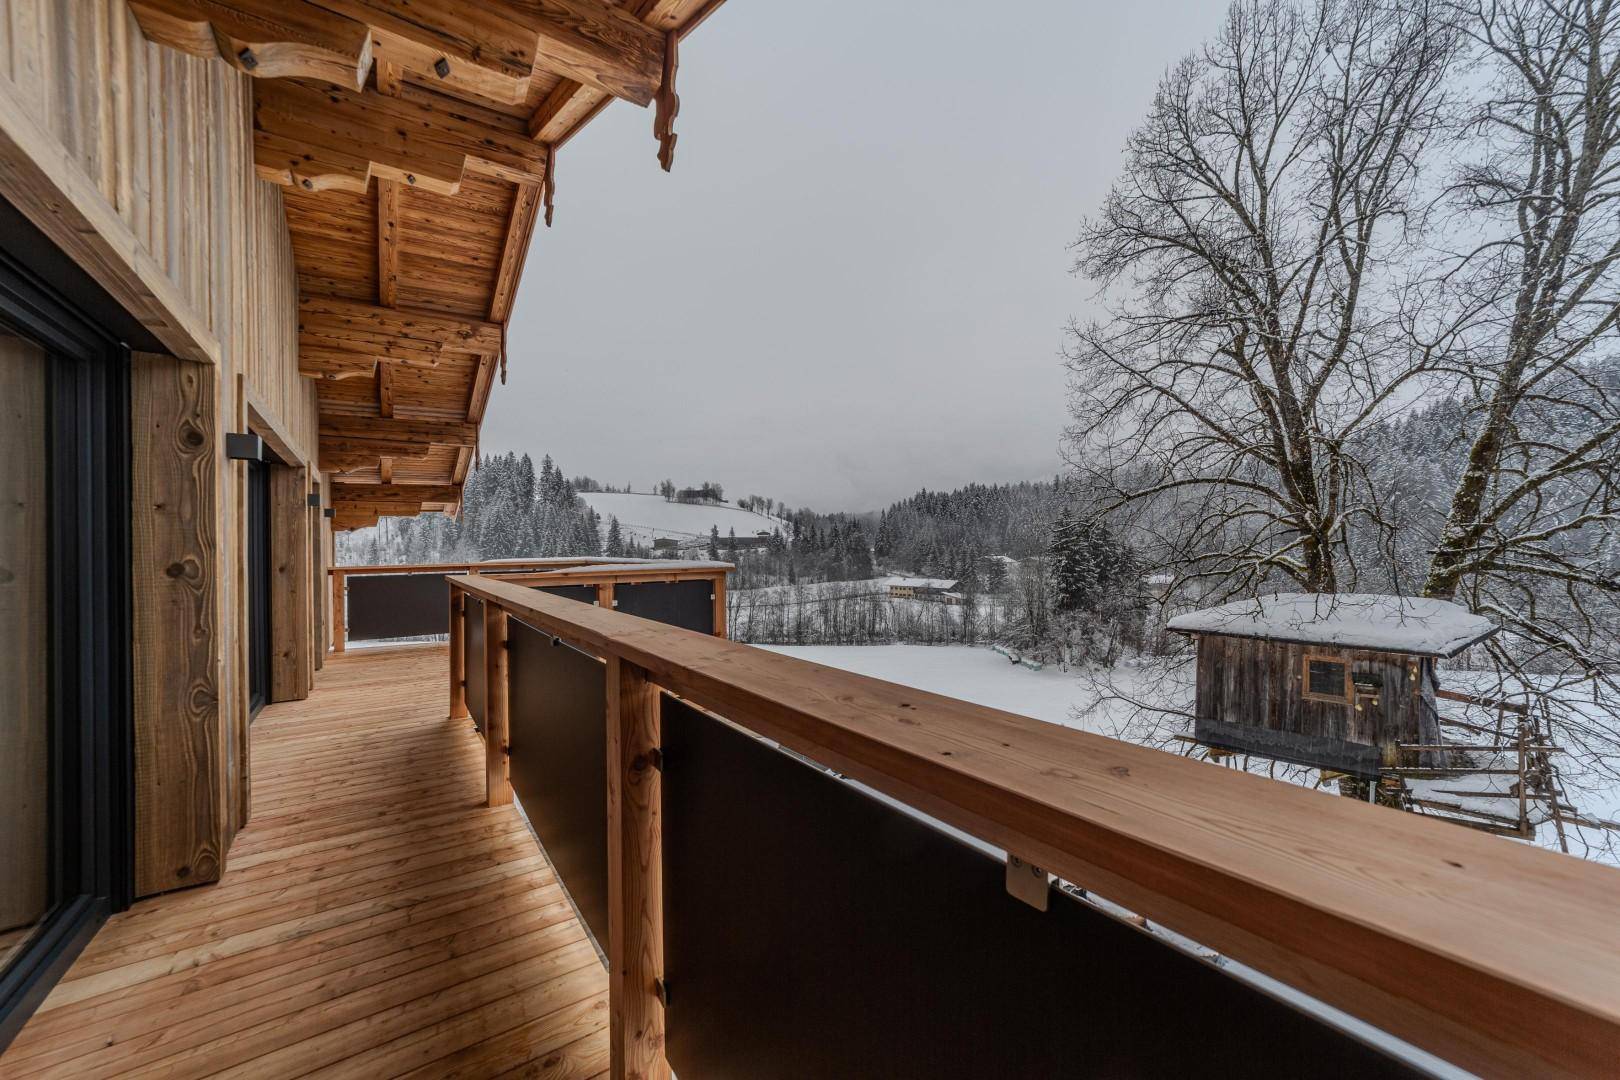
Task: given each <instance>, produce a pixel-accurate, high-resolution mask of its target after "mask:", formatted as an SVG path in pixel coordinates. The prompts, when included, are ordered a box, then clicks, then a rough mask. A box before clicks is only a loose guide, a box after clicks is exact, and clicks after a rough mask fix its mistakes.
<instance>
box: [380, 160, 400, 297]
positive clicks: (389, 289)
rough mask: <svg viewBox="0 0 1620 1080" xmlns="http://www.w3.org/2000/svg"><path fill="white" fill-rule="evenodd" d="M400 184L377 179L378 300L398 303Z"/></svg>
mask: <svg viewBox="0 0 1620 1080" xmlns="http://www.w3.org/2000/svg"><path fill="white" fill-rule="evenodd" d="M399 199H400V193H399V184H398V183H397V182H396V181H393V180H378V181H377V302H378V303H379V304H381V305H382V306H383V307H394V306H396V305H397V304H398V303H399Z"/></svg>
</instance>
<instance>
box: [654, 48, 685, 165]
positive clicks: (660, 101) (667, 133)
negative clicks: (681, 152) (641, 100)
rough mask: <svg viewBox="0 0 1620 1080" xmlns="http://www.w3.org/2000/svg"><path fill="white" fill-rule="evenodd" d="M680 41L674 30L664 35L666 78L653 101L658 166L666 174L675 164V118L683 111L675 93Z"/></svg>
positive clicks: (660, 83)
mask: <svg viewBox="0 0 1620 1080" xmlns="http://www.w3.org/2000/svg"><path fill="white" fill-rule="evenodd" d="M680 40H681V36H680V34H679V33H677V32H676V31H674V30H671V31H669V32H667V33H666V34H665V35H664V77H663V80H662V81H661V82H659V84H658V96H657V97H655V98H654V99H653V108H654V110H655V112H654V113H653V134H654V135H655V136H657V138H658V164H660V165H662V166H663V167H664V171H665V172H669V170H670V166H672V165H674V164H675V116H676V114H677V113H679V112H680V111H681V98H680V95H679V94H677V93H675V70H676V68H677V66H678V65H679V63H680V60H679V57H678V56H677V55H676V53H677V48H678V46H679V45H680Z"/></svg>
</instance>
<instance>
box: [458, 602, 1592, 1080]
mask: <svg viewBox="0 0 1620 1080" xmlns="http://www.w3.org/2000/svg"><path fill="white" fill-rule="evenodd" d="M546 577H549V575H542V578H546ZM448 581H449V585H450V590H449V601H450V602H449V614H448V618H449V623H450V639H451V657H450V687H449V696H450V711H451V715H452V718H455V717H463V716H467V715H469V714H471V715H473V716H474V717H475V719H477V720H478V721H479V722H480V724H481V726H482V728H483V730H484V732H485V736H486V738H485V745H486V781H487V784H486V787H487V795H488V799H489V801H490V802H491V803H501V802H506V801H510V800H511V799H512V798H513V791H514V789H515V790H516V794H517V797H518V799H519V800H520V801H521V803H522V805H523V806H524V809H525V811H526V813H527V816H528V817H529V819H530V821H531V823H532V825H533V827H534V828H535V830H536V833H537V835H538V837H539V839H540V841H541V843H542V845H543V846H544V847H545V848H546V850H547V852H548V855H549V856H550V858H551V860H552V862H553V864H554V865H555V867H556V869H557V872H558V875H559V877H560V878H561V880H562V881H563V883H564V885H565V886H566V887H567V889H568V890H569V892H570V893H571V895H572V897H573V899H574V901H575V903H576V905H577V907H578V908H579V910H580V912H581V914H582V916H583V918H584V920H585V922H586V924H587V925H588V926H589V927H590V929H591V931H592V932H593V934H594V935H595V937H596V939H597V940H598V942H599V944H600V945H601V947H602V948H603V950H604V952H605V954H606V956H607V958H608V966H609V970H610V973H611V974H610V980H611V988H612V992H611V1016H612V1043H613V1055H614V1062H615V1075H658V1074H662V1073H665V1072H667V1071H668V1070H669V1069H670V1068H671V1067H672V1068H673V1069H674V1070H675V1071H677V1072H679V1073H680V1074H682V1075H691V1076H703V1075H776V1076H784V1075H806V1076H813V1075H899V1074H909V1075H935V1076H944V1075H986V1074H989V1073H995V1074H1000V1075H1056V1074H1059V1073H1067V1072H1070V1071H1073V1070H1075V1069H1076V1068H1079V1069H1082V1070H1085V1071H1097V1072H1106V1073H1115V1074H1155V1075H1157V1074H1165V1073H1174V1072H1203V1071H1207V1070H1208V1069H1210V1068H1211V1067H1216V1068H1217V1069H1219V1068H1223V1067H1229V1068H1233V1069H1237V1070H1239V1071H1242V1072H1245V1073H1248V1074H1251V1075H1263V1074H1267V1073H1273V1072H1276V1073H1287V1072H1295V1071H1298V1070H1299V1069H1300V1068H1304V1067H1309V1068H1312V1069H1313V1070H1314V1069H1322V1068H1325V1069H1326V1070H1327V1071H1329V1072H1331V1073H1336V1074H1337V1073H1343V1074H1348V1073H1352V1072H1353V1073H1356V1074H1358V1075H1368V1074H1399V1073H1403V1072H1410V1071H1412V1061H1413V1058H1412V1056H1411V1054H1410V1047H1412V1046H1415V1047H1419V1048H1422V1049H1423V1050H1426V1051H1429V1052H1431V1053H1432V1054H1434V1055H1437V1056H1438V1057H1440V1058H1442V1059H1444V1060H1446V1061H1449V1062H1452V1063H1454V1064H1456V1065H1458V1066H1461V1067H1463V1068H1466V1069H1470V1070H1474V1071H1477V1072H1480V1073H1483V1074H1488V1075H1537V1076H1546V1075H1598V1074H1603V1073H1605V1072H1607V1071H1609V1070H1611V1069H1612V1068H1613V1066H1614V1063H1615V1061H1616V1060H1620V1057H1617V1055H1620V918H1617V915H1620V874H1616V872H1615V871H1614V870H1612V869H1610V868H1607V867H1602V866H1598V865H1594V864H1590V863H1585V862H1581V861H1578V860H1574V859H1570V858H1567V857H1564V856H1559V855H1555V854H1552V853H1549V852H1545V851H1542V850H1539V849H1534V848H1530V847H1527V846H1523V845H1519V844H1515V843H1511V842H1508V841H1504V840H1501V839H1496V838H1493V837H1488V836H1484V835H1481V834H1478V833H1476V832H1473V831H1471V830H1467V829H1460V828H1457V827H1455V826H1451V825H1446V824H1443V823H1438V822H1434V821H1428V820H1424V819H1422V818H1419V817H1416V816H1413V815H1407V814H1401V813H1397V812H1394V811H1390V810H1386V809H1382V808H1379V807H1375V806H1368V805H1364V804H1361V803H1357V802H1353V801H1351V800H1346V799H1338V798H1331V797H1326V796H1323V795H1321V794H1318V793H1313V792H1310V791H1306V790H1304V789H1300V788H1296V787H1293V786H1290V785H1285V784H1279V783H1275V782H1273V781H1269V780H1266V779H1263V778H1260V777H1255V776H1250V775H1247V774H1243V773H1239V772H1234V771H1232V770H1226V769H1219V768H1214V767H1211V766H1209V765H1206V764H1203V763H1199V762H1194V761H1190V760H1187V759H1184V758H1181V757H1178V756H1175V755H1171V754H1165V753H1161V752H1158V751H1155V750H1150V749H1146V748H1143V747H1138V746H1134V745H1130V744H1127V743H1123V742H1118V741H1114V740H1110V739H1106V738H1102V737H1099V736H1094V735H1090V734H1086V733H1083V732H1079V731H1074V730H1069V729H1065V728H1060V727H1057V726H1054V725H1050V724H1045V723H1041V722H1039V721H1036V720H1032V719H1029V718H1026V717H1022V716H1016V715H1012V714H1008V713H1003V712H999V711H996V710H994V709H987V708H981V707H978V706H975V705H970V704H967V703H965V702H962V701H957V700H954V699H950V698H945V697H941V696H939V695H936V694H930V693H927V692H925V691H921V690H916V689H910V688H906V687H901V686H897V685H894V684H890V683H886V682H882V681H879V680H875V679H870V678H865V677H862V676H858V675H853V674H848V673H845V672H840V671H834V670H830V669H828V668H825V667H821V666H819V665H816V664H811V663H806V662H804V661H801V660H798V659H794V658H791V657H786V656H781V655H776V654H772V653H769V652H765V651H762V650H759V649H754V648H751V647H749V646H746V645H740V644H736V643H732V642H729V641H725V640H720V639H717V638H715V637H713V636H706V635H703V634H697V633H690V632H687V631H684V630H681V629H678V628H675V627H670V626H664V625H657V624H655V623H653V622H649V621H646V620H642V619H634V618H628V617H626V615H625V614H623V613H622V612H615V611H613V610H611V609H610V608H606V607H592V606H585V605H582V604H578V603H571V602H569V601H567V600H566V599H563V598H560V597H558V596H553V595H547V593H546V592H545V591H542V590H538V589H536V588H534V587H532V586H533V584H534V582H533V581H531V580H525V581H523V582H522V583H519V582H517V581H503V580H495V579H492V578H491V577H489V576H488V575H477V576H453V577H450V578H449V579H448ZM475 672H476V673H477V674H476V675H475V674H474V673H475ZM475 683H477V684H481V685H478V686H477V691H476V693H474V691H473V688H474V685H475ZM604 716H605V718H606V721H605V723H604V722H603V717H604ZM773 744H774V745H773ZM784 750H785V751H789V752H790V753H783V751H784ZM802 759H809V763H807V762H806V761H804V760H802ZM816 764H819V766H821V767H820V768H817V767H815V765H816ZM1049 874H1050V875H1055V878H1056V879H1057V880H1056V882H1055V883H1054V882H1053V880H1052V879H1051V878H1049V877H1048V875H1049ZM1015 896H1016V897H1019V898H1021V899H1015ZM1098 896H1100V897H1102V898H1106V900H1105V901H1104V900H1098V899H1097V897H1098ZM1121 909H1124V910H1125V911H1126V913H1127V915H1129V913H1134V918H1130V917H1127V918H1124V919H1122V918H1121V917H1120V912H1121ZM1133 922H1134V925H1133ZM1146 927H1154V928H1160V927H1162V928H1167V929H1168V930H1169V931H1171V932H1173V935H1175V937H1174V940H1176V941H1179V942H1180V943H1181V944H1179V945H1177V944H1171V943H1170V942H1171V940H1172V937H1171V935H1167V934H1162V933H1153V932H1150V933H1143V932H1142V930H1143V928H1146ZM1188 939H1190V940H1191V941H1195V942H1197V943H1199V945H1200V946H1203V947H1206V948H1207V949H1212V950H1217V951H1218V953H1219V954H1220V956H1221V957H1225V958H1231V960H1235V961H1237V962H1239V964H1241V965H1246V966H1247V968H1249V969H1253V971H1258V972H1260V973H1263V975H1264V976H1268V977H1270V978H1271V979H1274V980H1277V981H1278V982H1280V983H1281V984H1282V989H1279V988H1278V987H1277V986H1276V984H1269V986H1268V984H1266V983H1265V980H1264V979H1263V978H1262V979H1258V980H1257V979H1255V978H1253V977H1247V978H1240V977H1236V976H1235V975H1234V974H1232V973H1231V970H1239V969H1237V968H1236V967H1235V966H1234V965H1230V964H1229V963H1228V962H1227V961H1225V960H1214V959H1211V958H1210V956H1211V955H1212V954H1208V953H1207V952H1206V953H1201V952H1200V951H1196V950H1189V949H1187V948H1184V947H1182V946H1183V945H1185V942H1186V940H1188ZM1223 965H1225V966H1226V967H1228V968H1229V969H1231V970H1223ZM1322 1004H1325V1005H1327V1006H1330V1007H1332V1008H1329V1009H1323V1008H1322V1007H1321V1006H1322ZM1333 1009H1337V1010H1342V1011H1343V1013H1346V1014H1349V1016H1350V1017H1353V1018H1354V1020H1352V1021H1349V1022H1348V1023H1347V1024H1346V1023H1340V1022H1338V1021H1335V1020H1333V1019H1332V1014H1333ZM1356 1021H1360V1022H1362V1024H1360V1025H1358V1024H1357V1023H1356ZM1364 1025H1370V1026H1371V1027H1370V1028H1369V1027H1366V1026H1364ZM1387 1036H1394V1037H1395V1039H1394V1040H1391V1039H1389V1038H1388V1037H1387ZM1395 1040H1404V1041H1405V1043H1407V1044H1409V1046H1408V1047H1406V1048H1401V1047H1400V1045H1399V1043H1398V1042H1396V1041H1395ZM1391 1047H1395V1048H1396V1051H1397V1052H1396V1053H1394V1054H1391V1053H1390V1048H1391ZM1420 1056H1421V1055H1420ZM1307 1062H1308V1063H1309V1065H1306V1063H1307ZM1222 1063H1225V1064H1224V1065H1223V1064H1222ZM621 1070H622V1072H621Z"/></svg>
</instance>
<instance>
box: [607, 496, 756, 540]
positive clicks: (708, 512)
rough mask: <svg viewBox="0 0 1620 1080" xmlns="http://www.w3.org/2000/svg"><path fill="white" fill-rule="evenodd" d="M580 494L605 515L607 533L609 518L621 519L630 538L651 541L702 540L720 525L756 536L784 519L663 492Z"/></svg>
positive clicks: (622, 528)
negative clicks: (681, 499) (675, 498)
mask: <svg viewBox="0 0 1620 1080" xmlns="http://www.w3.org/2000/svg"><path fill="white" fill-rule="evenodd" d="M580 498H582V499H584V500H585V501H586V503H588V504H589V505H590V507H591V509H592V510H595V511H596V512H597V513H598V514H600V515H601V517H602V529H603V535H606V530H607V524H608V518H609V517H616V518H618V519H619V529H620V531H621V532H622V533H623V534H624V538H625V539H626V540H634V541H635V542H636V543H638V544H648V545H650V544H651V543H652V542H653V540H654V539H656V538H658V537H660V536H663V537H668V538H670V539H672V540H698V539H702V538H704V537H707V536H708V535H709V530H710V529H711V528H718V529H719V530H720V535H721V536H725V535H726V534H727V533H728V532H730V531H731V530H732V529H735V530H737V535H738V536H753V535H754V534H755V533H759V532H770V531H771V530H772V529H776V528H780V527H781V526H782V524H783V522H782V521H781V519H779V518H774V517H770V516H769V515H766V514H758V513H755V512H754V511H752V510H744V509H742V508H740V507H737V506H733V505H732V504H731V503H720V504H718V505H715V506H708V505H705V504H702V503H677V502H670V501H668V500H667V499H665V498H664V497H663V496H662V495H643V494H638V493H626V492H620V491H587V492H583V493H581V494H580Z"/></svg>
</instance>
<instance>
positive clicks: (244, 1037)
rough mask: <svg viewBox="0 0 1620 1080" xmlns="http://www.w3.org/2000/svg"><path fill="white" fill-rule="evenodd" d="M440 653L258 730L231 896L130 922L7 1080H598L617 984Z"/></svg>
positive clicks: (50, 1004)
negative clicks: (500, 798) (300, 1079)
mask: <svg viewBox="0 0 1620 1080" xmlns="http://www.w3.org/2000/svg"><path fill="white" fill-rule="evenodd" d="M445 663H446V659H445V654H444V650H443V649H442V648H415V649H392V650H358V651H354V652H347V653H343V654H340V655H336V656H333V657H330V658H328V661H327V663H326V665H325V667H324V668H323V670H322V671H321V672H320V674H319V675H318V676H317V684H316V689H315V692H314V693H313V694H312V695H311V696H310V697H309V698H308V699H307V700H305V701H300V702H288V703H285V704H280V705H272V706H270V707H268V708H267V709H265V711H264V712H262V713H261V714H260V715H259V718H258V720H257V721H255V723H254V725H253V797H254V804H253V816H252V819H251V820H250V821H249V823H248V825H247V827H246V828H245V829H243V830H242V832H241V834H240V835H239V836H238V837H237V839H236V842H235V844H234V845H233V847H232V849H231V853H230V858H229V860H228V862H227V868H226V872H225V876H224V878H223V879H222V880H221V881H220V882H219V883H218V884H216V885H209V886H204V887H201V888H198V889H191V890H186V891H182V892H176V893H170V894H168V895H166V896H161V897H156V898H154V899H151V900H144V901H141V902H140V903H138V904H136V905H135V906H134V907H133V908H131V909H130V910H129V911H127V912H124V913H123V914H121V915H118V916H115V917H114V918H113V919H112V920H111V921H109V922H108V924H107V926H106V927H105V928H103V930H102V931H101V933H100V934H99V935H97V937H96V939H95V941H93V942H92V943H91V944H90V946H89V947H88V948H87V949H86V950H85V952H84V955H83V956H81V957H80V958H79V961H78V962H77V963H76V964H75V965H74V966H73V968H72V970H71V971H69V972H68V975H67V977H66V978H65V979H64V980H63V981H62V982H61V984H60V985H59V986H58V987H57V988H56V990H55V991H54V992H53V993H52V994H51V996H50V998H49V999H47V1001H46V1002H45V1004H44V1005H43V1006H42V1007H41V1009H40V1011H39V1013H38V1014H37V1015H35V1016H34V1018H33V1019H32V1020H30V1021H29V1023H28V1025H27V1026H26V1027H25V1028H24V1029H23V1031H22V1033H21V1034H20V1035H19V1036H18V1037H17V1040H16V1042H15V1043H14V1044H13V1045H12V1046H11V1048H10V1049H9V1050H8V1051H7V1052H6V1054H5V1056H4V1057H3V1058H0V1075H4V1076H6V1077H8V1078H10V1077H35V1076H72V1077H98V1076H163V1077H202V1076H252V1077H281V1076H288V1077H290V1076H303V1075H309V1074H318V1075H322V1076H329V1077H368V1078H369V1077H383V1076H405V1075H414V1076H420V1077H427V1076H464V1077H484V1076H497V1075H505V1074H510V1075H515V1076H548V1077H564V1076H569V1077H572V1076H580V1077H584V1076H591V1075H594V1074H596V1073H599V1072H600V1071H601V1070H603V1069H605V1068H606V1066H607V1050H608V1039H607V1017H608V1012H607V974H606V972H605V971H604V970H603V969H602V967H601V964H600V961H599V960H598V958H597V955H596V952H595V950H594V949H593V948H592V946H591V945H590V943H589V941H588V940H587V939H586V936H585V932H584V930H583V928H582V927H581V925H580V924H579V921H578V919H577V918H576V917H575V915H574V912H573V909H572V907H571V906H570V905H569V904H568V902H567V900H566V898H565V897H564V894H563V892H562V889H561V887H560V886H559V885H558V884H557V882H556V879H555V877H554V876H553V875H552V872H551V868H550V866H549V865H548V864H547V862H546V860H545V857H544V856H543V855H542V854H541V852H540V851H539V849H538V848H537V847H536V846H535V843H534V841H533V839H532V838H531V837H530V836H529V834H528V832H527V830H526V828H525V827H524V826H523V823H522V821H521V819H520V818H519V817H518V814H517V811H516V809H515V808H513V807H510V806H506V807H494V808H489V807H485V806H484V805H483V796H484V748H483V743H482V741H481V740H480V739H479V738H478V736H477V735H476V734H474V733H473V732H472V730H471V728H470V726H469V725H468V724H467V723H466V722H465V721H461V722H457V723H451V722H448V721H446V719H445V704H444V701H443V697H444V677H445V675H444V673H445Z"/></svg>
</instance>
